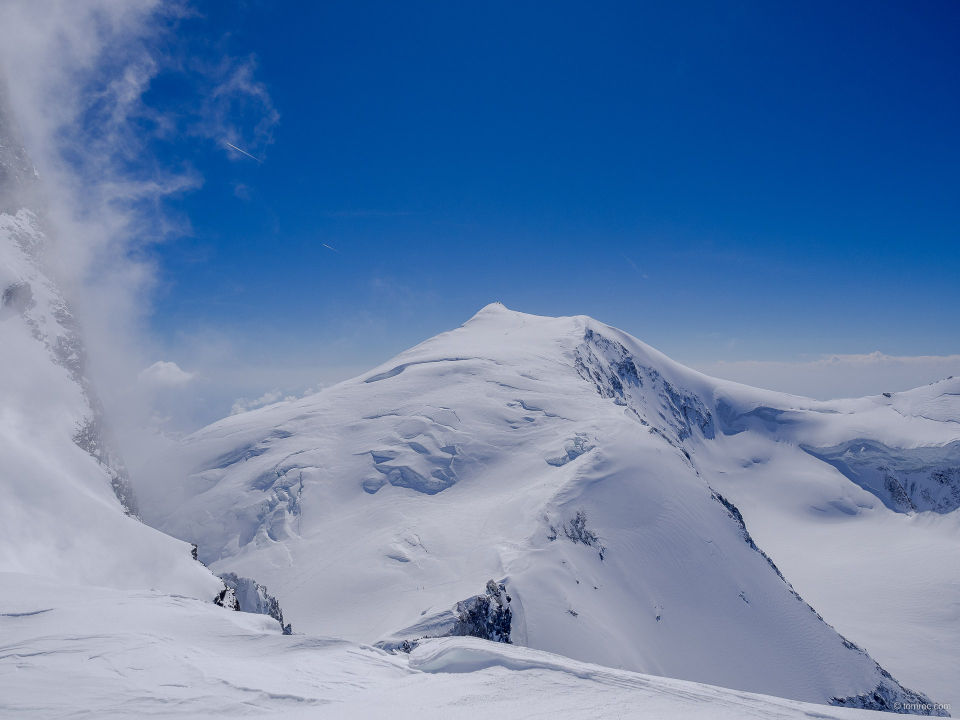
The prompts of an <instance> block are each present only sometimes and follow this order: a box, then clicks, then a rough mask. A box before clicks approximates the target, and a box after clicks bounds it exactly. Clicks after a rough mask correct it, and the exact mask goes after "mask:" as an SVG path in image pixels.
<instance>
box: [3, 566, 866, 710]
mask: <svg viewBox="0 0 960 720" xmlns="http://www.w3.org/2000/svg"><path fill="white" fill-rule="evenodd" d="M0 584H2V586H3V589H4V591H3V593H2V594H0V715H2V716H3V717H5V718H19V717H30V718H62V717H96V718H105V717H176V718H190V717H197V718H201V717H202V718H208V717H213V716H218V717H220V716H222V717H262V716H273V715H278V716H282V717H285V718H298V717H303V718H308V717H309V718H358V719H359V718H368V717H392V718H419V719H423V720H429V719H430V718H438V719H440V718H444V719H446V718H465V719H466V718H476V717H481V716H482V717H497V718H505V719H510V718H517V719H520V718H536V717H564V718H574V719H576V718H628V717H629V718H718V719H723V718H731V719H734V718H737V719H739V718H784V719H786V718H811V717H815V718H823V719H824V720H826V719H828V718H838V719H839V718H851V719H852V718H868V717H882V716H880V715H878V713H875V712H871V711H866V710H853V709H846V708H828V707H824V706H821V705H809V704H805V703H798V702H793V701H789V700H782V699H779V698H774V697H767V696H763V695H753V694H750V693H744V692H737V691H733V690H727V689H724V688H718V687H712V686H709V685H699V684H696V683H691V682H684V681H681V680H671V679H667V678H660V677H653V676H649V675H640V674H637V673H631V672H625V671H619V670H611V669H609V668H603V667H599V666H596V665H590V664H586V663H580V662H576V661H574V660H570V659H568V658H564V657H560V656H557V655H551V654H549V653H544V652H539V651H536V650H530V649H527V648H518V647H513V646H509V645H503V644H499V643H490V642H486V641H483V640H477V639H474V638H444V639H439V640H431V641H427V642H425V643H424V644H423V645H421V646H420V647H417V648H416V649H415V650H414V651H413V652H412V653H411V654H409V655H407V654H405V653H399V654H396V655H390V654H387V653H385V652H383V651H382V650H378V649H376V648H372V647H369V646H363V645H358V644H356V643H351V642H347V641H343V640H336V639H332V638H325V637H318V636H309V635H293V636H284V635H281V634H280V629H279V627H278V626H277V624H276V623H275V622H273V621H272V620H271V619H270V618H267V617H265V616H263V615H251V614H248V613H237V612H230V611H227V610H224V609H222V608H218V607H216V606H214V605H211V604H210V603H205V602H202V601H199V600H195V599H191V598H185V597H180V596H171V595H164V594H162V593H159V592H143V593H129V592H121V591H115V590H106V589H101V588H92V587H71V586H64V585H63V584H61V583H57V582H54V581H50V580H43V579H40V578H37V577H35V576H28V575H18V574H13V573H3V574H0Z"/></svg>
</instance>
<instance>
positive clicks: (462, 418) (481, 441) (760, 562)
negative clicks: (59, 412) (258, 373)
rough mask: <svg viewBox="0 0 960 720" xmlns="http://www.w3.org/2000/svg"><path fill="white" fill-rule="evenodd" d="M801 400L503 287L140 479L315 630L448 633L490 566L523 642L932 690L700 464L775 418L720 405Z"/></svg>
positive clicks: (702, 675)
mask: <svg viewBox="0 0 960 720" xmlns="http://www.w3.org/2000/svg"><path fill="white" fill-rule="evenodd" d="M784 398H787V396H780V395H776V394H773V393H762V392H760V391H752V390H751V389H749V388H741V387H740V386H736V385H734V384H731V383H721V382H719V381H715V380H712V379H710V378H707V377H705V376H702V375H700V374H698V373H695V372H693V371H691V370H689V369H687V368H684V367H682V366H679V365H677V364H676V363H673V362H672V361H670V360H669V359H668V358H666V357H665V356H663V355H662V354H661V353H658V352H657V351H655V350H653V349H652V348H649V347H648V346H645V345H643V344H642V343H640V342H638V341H637V340H635V339H633V338H631V337H629V336H627V335H625V334H624V333H621V332H619V331H617V330H615V329H613V328H610V327H607V326H604V325H602V324H600V323H597V322H595V321H593V320H590V319H589V318H585V317H576V318H559V319H553V318H539V317H534V316H530V315H523V314H520V313H516V312H512V311H509V310H507V309H506V308H504V307H503V306H500V305H492V306H489V307H487V308H485V309H484V310H483V311H481V312H480V313H479V314H478V315H476V316H475V317H474V318H473V319H472V320H470V321H469V322H468V323H466V324H465V325H464V326H462V327H461V328H459V329H457V330H455V331H452V332H449V333H444V334H442V335H440V336H438V337H436V338H433V339H432V340H429V341H427V342H425V343H423V344H421V345H419V346H417V347H415V348H413V349H412V350H410V351H408V352H406V353H403V354H402V355H400V356H398V357H397V358H395V359H394V360H392V361H390V362H389V363H387V364H385V365H384V366H382V367H380V368H377V369H375V370H374V371H372V372H370V373H369V374H367V375H365V376H361V377H359V378H357V379H355V380H352V381H348V382H345V383H342V384H340V385H338V386H336V387H333V388H329V389H327V390H324V391H323V392H322V393H320V394H319V395H315V396H312V397H309V398H305V399H302V400H299V401H295V402H290V403H282V404H278V405H274V406H270V407H267V408H263V409H261V410H257V411H253V412H250V413H246V414H243V415H239V416H234V417H231V418H228V419H225V420H223V421H221V422H219V423H216V424H214V425H212V426H210V427H208V428H206V429H204V430H202V431H200V432H198V433H196V434H194V435H192V436H190V437H188V438H186V439H184V440H183V441H182V442H181V443H180V444H179V446H178V448H177V450H176V451H175V452H173V453H171V454H170V455H168V456H165V457H164V458H162V459H161V460H158V462H156V463H155V464H154V467H155V468H157V472H155V473H154V474H152V475H150V476H145V477H144V478H143V481H142V482H141V483H140V484H139V485H138V487H137V490H138V493H139V494H140V496H141V499H142V506H143V512H144V517H145V518H146V520H147V521H148V522H150V523H152V524H155V525H156V526H157V527H160V528H162V529H163V530H164V531H166V532H169V533H171V534H172V535H174V536H175V537H179V538H182V539H185V540H190V541H192V542H196V543H197V544H198V546H199V549H200V557H201V559H203V560H204V561H205V562H207V563H210V564H211V566H212V567H214V568H215V569H216V570H218V571H227V570H229V571H233V572H237V573H238V574H240V575H247V576H250V577H256V578H257V579H258V580H260V581H262V582H265V583H267V585H269V587H270V588H271V592H274V593H275V594H276V596H277V598H278V600H279V601H280V602H281V604H282V605H283V607H284V611H285V613H286V614H287V617H288V618H289V619H291V620H293V622H294V624H295V625H296V626H297V627H298V628H301V629H303V630H305V631H307V632H315V633H323V634H334V635H337V636H340V637H346V638H349V639H352V640H356V641H361V642H375V641H378V640H382V641H383V642H384V646H389V647H397V646H399V645H400V644H401V643H402V642H403V641H404V640H408V641H410V643H411V647H412V644H413V643H414V642H415V641H416V640H418V639H420V638H423V637H424V636H429V635H444V634H451V633H449V632H448V630H449V628H450V627H451V623H454V624H455V622H456V620H455V618H456V617H457V608H458V607H463V605H462V603H463V602H464V601H465V600H467V599H470V598H475V597H477V596H478V594H479V593H482V592H483V589H484V588H485V587H487V584H488V581H489V580H490V579H491V578H492V579H493V580H494V582H495V583H497V584H502V585H503V586H504V588H505V595H508V596H509V597H510V601H509V609H510V618H511V625H510V638H509V639H510V640H511V641H512V642H513V643H514V644H518V645H526V646H528V647H532V648H538V649H541V650H546V651H549V652H553V653H558V654H561V655H565V656H567V657H571V658H576V659H578V660H583V661H587V662H594V663H598V664H602V665H606V666H609V667H614V668H617V667H622V668H624V669H630V670H637V671H641V672H649V673H655V674H658V675H665V676H670V677H676V678H683V679H689V680H695V681H698V682H707V683H710V684H716V685H722V686H725V687H732V688H738V689H743V690H749V691H754V692H762V693H768V694H773V695H778V696H781V697H787V698H793V699H797V700H807V701H814V702H820V703H830V702H834V703H848V704H849V703H852V704H857V703H867V704H868V705H869V703H871V702H872V703H874V704H873V705H871V707H877V708H878V709H879V708H880V707H882V705H883V703H891V704H892V703H893V702H905V701H906V699H909V698H912V697H917V696H915V695H914V694H912V693H911V692H910V691H907V690H904V689H903V688H902V687H901V686H900V685H899V684H898V683H897V682H896V680H894V679H893V678H891V677H890V675H889V674H887V673H886V672H885V671H883V670H881V669H880V668H879V667H878V666H877V665H876V663H875V662H874V661H873V660H872V659H871V658H870V657H869V656H868V655H867V653H866V652H865V651H863V650H861V649H860V648H859V647H857V646H856V645H855V644H854V643H853V642H852V641H854V640H858V638H850V640H847V639H845V638H843V637H841V636H840V635H838V634H837V632H836V631H834V630H833V628H832V627H830V626H829V625H828V624H827V623H825V622H824V621H823V620H822V619H821V617H820V616H819V615H818V614H817V613H816V612H815V611H814V610H813V609H811V607H810V606H809V605H808V604H807V603H806V602H805V601H804V600H803V599H802V597H801V594H798V592H797V591H795V590H794V588H793V587H792V586H791V585H790V583H789V582H787V580H786V579H785V577H786V578H789V577H790V575H789V574H786V576H784V575H783V574H781V571H780V569H778V566H777V565H776V564H775V560H776V556H775V555H774V554H768V553H767V552H765V551H767V550H768V549H767V548H765V547H764V546H763V543H762V542H760V540H758V539H756V538H755V537H754V536H753V535H751V531H752V527H751V525H750V523H751V519H750V517H749V515H748V514H743V513H741V512H740V510H739V509H738V507H737V503H738V500H737V499H736V498H735V497H733V499H731V498H732V495H731V493H730V492H729V490H728V488H726V487H723V488H714V487H713V486H712V485H711V482H712V480H710V479H708V478H707V477H706V476H705V474H704V472H703V468H702V467H701V462H700V457H701V456H703V457H704V458H707V457H708V456H709V455H710V453H714V454H720V455H721V456H722V457H724V458H725V459H726V460H728V461H729V460H731V458H733V457H735V455H734V454H731V452H732V451H731V450H730V449H729V448H733V449H735V450H736V449H737V448H739V446H737V445H736V443H741V442H742V441H743V439H744V438H747V437H753V435H754V434H755V431H754V430H749V431H748V430H744V431H742V432H741V431H736V432H730V431H729V430H725V429H724V428H725V426H724V424H723V423H725V422H729V423H737V422H741V418H742V417H743V416H745V415H747V414H748V413H749V412H751V410H752V409H751V408H746V406H747V405H749V404H750V403H752V402H757V404H758V405H759V404H763V403H766V404H768V405H769V404H770V403H777V402H780V401H782V400H783V399H784ZM787 399H788V400H790V401H794V400H797V399H795V398H787ZM771 407H772V405H771ZM721 410H722V412H723V413H726V415H724V416H723V417H721ZM753 417H755V416H749V417H748V418H747V420H742V422H750V421H751V418H753ZM759 421H760V422H762V419H760V420H759ZM818 433H819V434H818ZM893 435H895V433H893ZM893 435H891V434H890V433H888V434H880V435H878V436H877V437H878V439H879V440H880V441H882V442H885V443H887V444H889V445H890V447H894V446H896V438H895V437H893ZM835 436H836V433H831V432H827V431H826V430H823V429H822V428H813V429H812V430H810V431H809V432H807V433H806V435H804V441H805V442H807V443H808V444H811V446H815V447H833V446H835V445H837V444H838V441H837V440H836V437H835ZM764 437H765V441H768V442H771V443H774V444H777V443H776V438H775V437H772V436H770V435H769V433H767V434H766V435H765V436H764ZM825 438H826V439H830V440H831V441H830V442H822V440H824V439H825ZM954 439H956V438H954ZM796 452H797V453H799V455H800V456H802V457H803V458H806V459H807V461H809V462H811V463H812V462H816V463H818V464H819V466H822V469H823V472H824V473H827V474H829V476H830V477H831V478H835V479H838V480H836V481H837V482H843V483H846V484H847V485H852V484H851V483H850V482H849V481H848V480H846V479H845V478H844V477H843V476H842V475H840V474H839V473H838V472H837V471H836V469H835V468H834V467H833V466H831V465H829V464H827V463H824V462H822V461H819V460H816V459H815V458H814V457H813V456H812V455H810V454H809V453H806V452H804V451H803V450H799V449H797V450H796ZM161 468H162V470H161ZM853 487H854V488H856V489H857V490H860V488H859V487H857V486H853ZM860 492H861V494H863V495H867V493H866V492H865V491H860ZM721 493H722V494H721ZM868 497H871V498H873V496H872V495H868ZM875 499H876V498H874V500H875ZM877 504H878V505H879V506H880V507H882V505H880V504H879V503H877ZM883 509H884V511H886V508H883ZM748 528H749V529H748ZM458 603H461V605H458ZM818 609H819V608H818ZM829 619H830V618H829V616H828V617H827V620H829ZM861 642H862V641H861ZM917 687H918V689H920V690H924V689H925V688H924V687H923V685H922V684H918V686H917ZM871 698H873V699H872V700H871ZM877 698H880V699H879V700H878V699H877ZM891 707H892V705H891Z"/></svg>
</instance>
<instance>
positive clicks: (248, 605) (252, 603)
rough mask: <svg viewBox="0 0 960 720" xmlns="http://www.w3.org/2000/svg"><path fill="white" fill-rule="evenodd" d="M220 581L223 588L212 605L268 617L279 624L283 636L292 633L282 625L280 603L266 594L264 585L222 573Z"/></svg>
mask: <svg viewBox="0 0 960 720" xmlns="http://www.w3.org/2000/svg"><path fill="white" fill-rule="evenodd" d="M220 579H221V580H223V584H224V585H225V588H224V590H223V591H222V592H221V593H220V595H219V596H218V598H217V599H214V603H216V604H217V605H221V606H223V607H227V608H230V609H232V610H237V611H239V612H246V613H255V614H257V615H269V616H270V617H272V618H273V619H274V620H276V621H277V622H278V623H280V627H281V628H283V634H284V635H290V634H291V633H292V629H291V627H290V625H289V624H287V625H284V623H283V611H281V610H280V603H279V602H277V599H276V598H275V597H273V595H270V594H269V593H268V592H267V588H266V586H265V585H261V584H260V583H258V582H257V581H256V580H251V579H250V578H242V577H238V576H237V574H236V573H223V574H222V575H220Z"/></svg>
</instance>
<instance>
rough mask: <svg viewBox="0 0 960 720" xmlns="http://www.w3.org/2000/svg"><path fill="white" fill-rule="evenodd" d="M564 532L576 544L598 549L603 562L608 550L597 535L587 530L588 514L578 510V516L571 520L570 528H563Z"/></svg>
mask: <svg viewBox="0 0 960 720" xmlns="http://www.w3.org/2000/svg"><path fill="white" fill-rule="evenodd" d="M551 529H552V528H551ZM563 532H564V534H565V535H566V536H567V537H568V538H569V539H570V540H572V541H573V542H574V543H583V544H584V545H587V546H588V547H592V548H596V550H597V552H598V553H600V559H601V560H603V553H605V552H606V550H607V548H606V547H604V545H603V543H602V542H600V538H599V537H597V535H596V533H594V532H593V531H592V530H588V529H587V514H586V513H585V512H583V511H582V510H577V514H576V515H574V517H573V519H572V520H570V526H569V527H567V526H566V525H564V526H563Z"/></svg>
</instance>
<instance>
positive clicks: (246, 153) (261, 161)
mask: <svg viewBox="0 0 960 720" xmlns="http://www.w3.org/2000/svg"><path fill="white" fill-rule="evenodd" d="M224 142H227V141H226V140H224ZM227 145H229V146H230V147H232V148H233V149H234V150H236V151H237V152H242V153H243V154H244V155H246V156H247V157H248V158H253V159H254V160H256V161H257V162H258V163H260V164H261V165H263V160H259V159H257V158H255V157H253V155H251V154H250V153H248V152H247V151H246V150H241V149H240V148H238V147H237V146H236V145H234V144H233V143H228V142H227Z"/></svg>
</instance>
